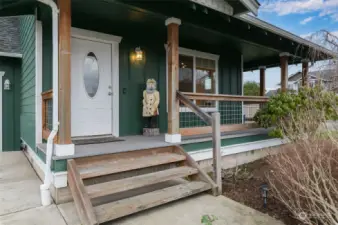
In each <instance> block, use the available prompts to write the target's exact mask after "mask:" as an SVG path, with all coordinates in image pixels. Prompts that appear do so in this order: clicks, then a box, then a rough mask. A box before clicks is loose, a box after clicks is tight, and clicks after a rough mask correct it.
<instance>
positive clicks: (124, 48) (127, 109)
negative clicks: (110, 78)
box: [120, 39, 167, 136]
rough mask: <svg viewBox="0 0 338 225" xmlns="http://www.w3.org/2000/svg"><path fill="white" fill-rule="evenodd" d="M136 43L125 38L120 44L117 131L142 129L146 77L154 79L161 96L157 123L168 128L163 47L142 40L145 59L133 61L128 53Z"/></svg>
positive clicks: (128, 131)
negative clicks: (118, 119)
mask: <svg viewBox="0 0 338 225" xmlns="http://www.w3.org/2000/svg"><path fill="white" fill-rule="evenodd" d="M135 46H137V43H133V42H132V41H130V40H126V39H124V40H122V42H121V44H120V135H121V136H124V135H136V134H141V133H142V128H143V125H144V120H143V117H142V98H143V96H142V94H143V90H144V89H145V83H146V81H147V79H148V78H154V79H155V80H156V81H157V89H158V90H159V92H160V98H161V101H160V106H159V112H160V115H159V118H158V123H159V127H160V130H161V132H163V133H164V132H166V130H167V122H166V121H167V113H166V76H165V74H166V72H165V70H166V69H165V61H166V59H165V49H164V46H163V44H162V45H161V43H158V44H152V45H148V44H143V45H141V46H142V49H143V50H144V52H145V59H144V60H143V61H142V62H132V61H131V60H130V55H131V54H132V52H133V51H134V50H135Z"/></svg>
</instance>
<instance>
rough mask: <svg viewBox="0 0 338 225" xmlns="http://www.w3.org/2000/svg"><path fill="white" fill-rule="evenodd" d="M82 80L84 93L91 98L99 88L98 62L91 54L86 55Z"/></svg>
mask: <svg viewBox="0 0 338 225" xmlns="http://www.w3.org/2000/svg"><path fill="white" fill-rule="evenodd" d="M83 71H84V74H83V80H84V85H85V89H86V92H87V94H88V96H89V97H91V98H93V97H94V96H95V95H96V92H97V90H98V88H99V82H100V74H99V64H98V60H97V58H96V56H95V54H94V53H93V52H90V53H88V55H87V56H86V58H85V61H84V70H83Z"/></svg>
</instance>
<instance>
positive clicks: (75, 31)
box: [72, 27, 122, 137]
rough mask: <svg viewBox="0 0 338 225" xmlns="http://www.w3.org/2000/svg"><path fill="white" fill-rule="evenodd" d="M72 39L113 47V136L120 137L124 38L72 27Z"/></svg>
mask: <svg viewBox="0 0 338 225" xmlns="http://www.w3.org/2000/svg"><path fill="white" fill-rule="evenodd" d="M72 37H73V38H79V39H84V40H90V41H96V42H102V43H106V44H110V45H111V51H112V52H111V56H112V57H111V59H112V62H111V68H112V71H111V73H112V74H111V80H112V91H113V97H112V135H114V136H115V137H118V136H119V130H120V129H119V128H120V125H119V108H120V107H119V43H120V42H121V40H122V37H119V36H115V35H110V34H104V33H99V32H95V31H90V30H83V29H79V28H75V27H72Z"/></svg>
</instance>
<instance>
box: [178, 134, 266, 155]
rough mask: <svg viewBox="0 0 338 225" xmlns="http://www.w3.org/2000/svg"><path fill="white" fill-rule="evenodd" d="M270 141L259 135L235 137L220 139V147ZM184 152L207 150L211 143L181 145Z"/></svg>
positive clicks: (264, 135) (263, 135)
mask: <svg viewBox="0 0 338 225" xmlns="http://www.w3.org/2000/svg"><path fill="white" fill-rule="evenodd" d="M268 139H272V137H270V136H269V135H268V134H259V135H252V136H245V137H237V138H229V139H222V141H221V146H222V147H224V146H230V145H237V144H243V143H249V142H254V141H263V140H268ZM182 147H183V148H184V151H186V152H191V151H198V150H202V149H209V148H212V142H211V141H207V142H199V143H192V144H185V145H182Z"/></svg>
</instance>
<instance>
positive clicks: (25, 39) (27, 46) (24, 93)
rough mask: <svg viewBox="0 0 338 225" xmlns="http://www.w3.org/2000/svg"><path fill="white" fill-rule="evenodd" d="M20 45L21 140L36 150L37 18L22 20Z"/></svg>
mask: <svg viewBox="0 0 338 225" xmlns="http://www.w3.org/2000/svg"><path fill="white" fill-rule="evenodd" d="M20 39H21V40H20V45H21V52H22V64H21V93H20V107H21V108H20V125H21V128H20V131H21V138H22V139H23V140H24V141H25V142H26V143H27V144H28V145H29V146H30V147H31V148H32V149H35V144H36V143H35V17H34V16H23V17H21V19H20Z"/></svg>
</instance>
